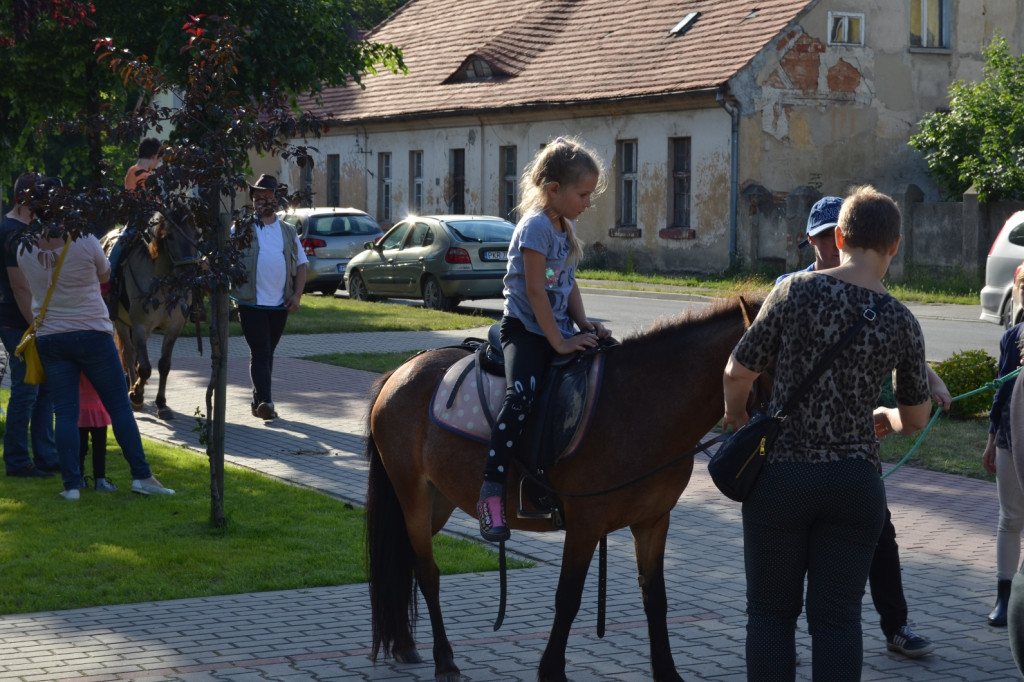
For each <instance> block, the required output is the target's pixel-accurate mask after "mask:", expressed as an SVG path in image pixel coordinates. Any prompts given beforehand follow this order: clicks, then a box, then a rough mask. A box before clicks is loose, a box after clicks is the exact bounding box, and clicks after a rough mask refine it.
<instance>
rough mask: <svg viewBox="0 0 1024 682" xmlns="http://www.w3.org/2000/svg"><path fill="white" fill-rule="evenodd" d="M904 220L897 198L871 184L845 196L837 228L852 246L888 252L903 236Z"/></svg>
mask: <svg viewBox="0 0 1024 682" xmlns="http://www.w3.org/2000/svg"><path fill="white" fill-rule="evenodd" d="M902 221H903V218H902V216H901V215H900V208H899V206H897V205H896V202H895V201H893V200H892V199H891V198H890V197H889V196H887V195H885V194H882V193H881V192H879V191H878V190H877V189H875V188H874V187H872V186H871V185H862V186H860V187H857V188H855V189H854V190H853V191H852V192H850V194H849V195H848V196H847V197H846V198H845V199H843V207H842V208H841V209H840V210H839V224H838V225H837V226H836V227H837V228H838V229H839V230H840V231H841V232H842V233H843V239H845V240H846V243H847V244H848V245H849V246H852V247H853V248H857V249H872V250H874V251H879V252H882V253H885V252H887V251H888V250H889V249H890V248H891V247H892V245H893V244H894V243H895V242H896V240H897V239H899V236H900V225H901V224H902Z"/></svg>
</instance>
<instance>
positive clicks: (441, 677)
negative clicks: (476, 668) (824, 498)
mask: <svg viewBox="0 0 1024 682" xmlns="http://www.w3.org/2000/svg"><path fill="white" fill-rule="evenodd" d="M434 680H435V682H462V674H461V673H459V671H457V670H456V671H455V672H453V673H438V674H437V675H434Z"/></svg>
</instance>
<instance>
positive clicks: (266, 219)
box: [231, 174, 308, 420]
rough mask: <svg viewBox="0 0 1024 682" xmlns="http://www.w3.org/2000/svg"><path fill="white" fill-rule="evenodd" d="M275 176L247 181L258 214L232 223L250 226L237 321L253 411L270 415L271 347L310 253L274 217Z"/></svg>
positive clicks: (293, 305) (237, 291)
mask: <svg viewBox="0 0 1024 682" xmlns="http://www.w3.org/2000/svg"><path fill="white" fill-rule="evenodd" d="M278 189H279V185H278V182H277V178H275V177H273V176H272V175H267V174H263V175H261V176H260V177H259V179H258V180H256V182H255V183H253V184H251V185H249V198H250V199H252V202H253V207H254V209H255V214H256V220H255V221H254V222H249V223H246V224H245V225H236V226H235V229H234V231H235V233H236V234H240V233H241V230H251V232H252V234H251V235H249V237H250V240H249V245H248V247H247V248H245V249H243V250H242V252H241V253H242V263H243V265H245V269H246V280H245V281H244V282H242V283H241V284H239V285H238V286H235V287H233V288H232V291H231V298H233V299H234V300H235V302H236V303H237V304H238V321H239V323H240V324H241V325H242V334H243V335H244V336H245V342H246V343H247V344H249V377H250V379H251V380H252V405H251V408H252V414H253V416H254V417H259V418H260V419H264V420H268V419H273V418H275V417H276V416H277V410H276V409H275V408H274V401H273V396H272V394H271V372H272V371H273V367H274V349H276V348H277V344H278V342H279V341H280V340H281V335H282V334H283V333H284V327H285V323H286V322H287V321H288V313H292V312H295V311H296V310H298V309H299V300H300V299H301V297H302V290H303V288H304V287H305V285H306V263H307V262H308V259H307V258H306V254H305V252H304V251H303V249H302V245H301V244H300V243H299V237H298V234H297V233H296V231H295V228H294V227H292V226H291V225H289V224H288V223H282V222H281V221H279V220H278V219H277V207H278V196H277V192H278Z"/></svg>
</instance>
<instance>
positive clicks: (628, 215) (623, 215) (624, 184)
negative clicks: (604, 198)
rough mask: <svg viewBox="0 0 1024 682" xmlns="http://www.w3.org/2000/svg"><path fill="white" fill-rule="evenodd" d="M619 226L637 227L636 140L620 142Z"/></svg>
mask: <svg viewBox="0 0 1024 682" xmlns="http://www.w3.org/2000/svg"><path fill="white" fill-rule="evenodd" d="M618 147H619V149H618V152H619V225H620V226H622V227H635V226H636V198H637V172H636V171H637V162H636V148H637V144H636V140H619V143H618Z"/></svg>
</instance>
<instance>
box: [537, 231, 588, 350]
mask: <svg viewBox="0 0 1024 682" xmlns="http://www.w3.org/2000/svg"><path fill="white" fill-rule="evenodd" d="M546 269H547V259H546V258H545V257H544V254H543V253H541V252H540V251H536V250H534V249H527V248H524V249H523V274H524V276H525V278H526V298H527V299H528V300H529V301H530V308H531V309H532V310H533V316H534V318H536V320H537V324H538V325H539V326H540V328H541V331H542V332H544V338H546V339H547V340H548V343H550V344H551V347H552V348H554V349H555V351H556V352H557V353H558V354H559V355H568V354H570V353H575V352H576V351H581V350H586V349H587V348H590V347H592V346H596V345H597V337H596V336H594V335H593V334H576V335H575V336H570V337H569V338H565V337H563V336H562V332H561V330H560V329H559V328H558V322H556V321H555V313H554V311H553V310H552V309H551V301H549V300H548V292H547V289H545V287H544V283H545V282H546V281H547V276H546V275H545V270H546Z"/></svg>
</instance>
